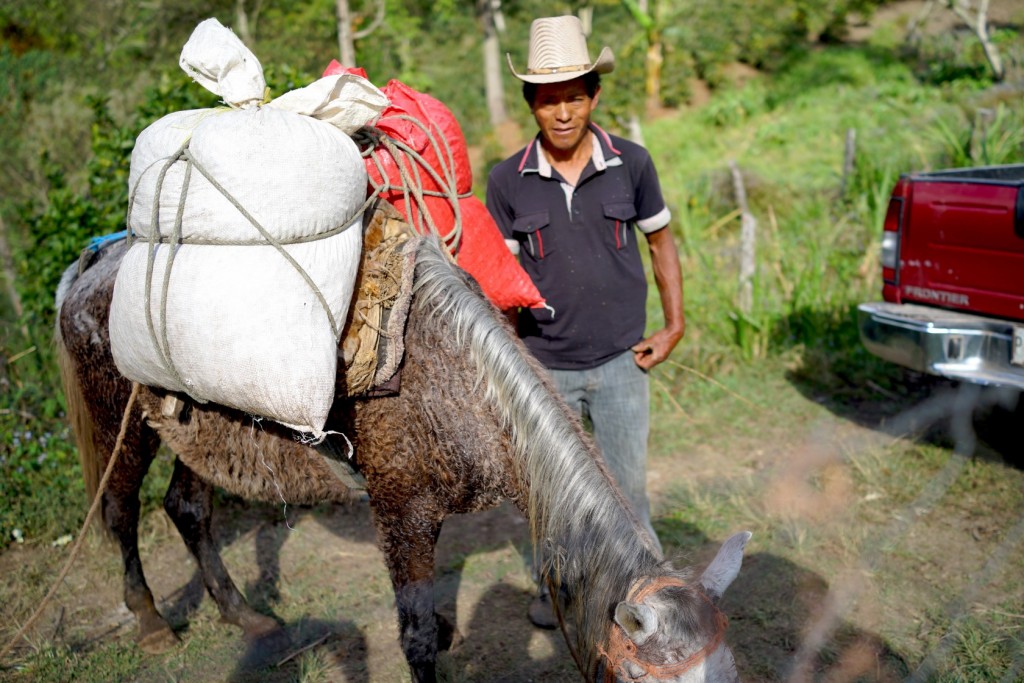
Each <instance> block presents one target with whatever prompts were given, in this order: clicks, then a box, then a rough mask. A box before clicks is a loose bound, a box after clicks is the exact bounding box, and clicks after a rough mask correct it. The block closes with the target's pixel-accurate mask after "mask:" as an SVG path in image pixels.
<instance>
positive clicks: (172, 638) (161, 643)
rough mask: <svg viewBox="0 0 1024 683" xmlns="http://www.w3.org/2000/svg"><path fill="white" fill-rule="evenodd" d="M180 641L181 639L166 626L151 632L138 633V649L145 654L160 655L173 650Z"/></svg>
mask: <svg viewBox="0 0 1024 683" xmlns="http://www.w3.org/2000/svg"><path fill="white" fill-rule="evenodd" d="M180 642H181V639H180V638H178V636H177V635H176V634H175V633H174V631H172V630H171V629H170V627H167V626H165V627H164V628H161V629H159V630H156V631H153V632H152V633H147V634H145V635H139V639H138V643H139V649H140V650H142V651H143V652H145V653H146V654H147V655H162V654H164V653H165V652H169V651H170V650H173V649H174V648H175V647H177V646H178V643H180Z"/></svg>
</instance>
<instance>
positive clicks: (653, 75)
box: [644, 31, 665, 118]
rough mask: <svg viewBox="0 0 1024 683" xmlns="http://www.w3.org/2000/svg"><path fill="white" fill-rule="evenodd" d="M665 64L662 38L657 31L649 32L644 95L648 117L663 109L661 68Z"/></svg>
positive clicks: (645, 61)
mask: <svg viewBox="0 0 1024 683" xmlns="http://www.w3.org/2000/svg"><path fill="white" fill-rule="evenodd" d="M664 62H665V58H664V57H663V56H662V51H661V38H660V37H659V36H658V32H657V31H648V35H647V56H646V59H645V60H644V65H645V66H644V68H645V71H646V74H645V77H644V95H645V96H646V101H647V107H646V108H647V116H648V118H649V117H651V116H652V115H653V114H655V113H657V112H658V111H659V110H660V109H661V66H662V64H663V63H664Z"/></svg>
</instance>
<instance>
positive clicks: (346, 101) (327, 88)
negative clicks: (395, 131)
mask: <svg viewBox="0 0 1024 683" xmlns="http://www.w3.org/2000/svg"><path fill="white" fill-rule="evenodd" d="M388 104H389V102H388V98H387V96H386V95H385V94H384V93H383V92H381V90H380V89H379V88H378V87H377V86H375V85H374V84H373V83H370V81H368V80H366V79H365V78H363V77H362V76H357V75H356V74H335V75H333V76H324V77H323V78H321V79H320V80H318V81H314V82H313V83H310V84H309V85H307V86H306V87H305V88H298V89H296V90H291V91H289V92H286V93H285V94H284V95H281V96H280V97H278V98H277V99H274V100H271V101H270V102H269V103H268V104H267V106H268V107H274V108H276V109H284V110H286V111H291V112H295V113H296V114H303V115H305V116H312V117H313V118H315V119H319V120H321V121H324V122H325V123H329V124H331V125H332V126H334V127H335V128H338V129H340V130H341V131H342V132H343V133H345V134H346V135H351V134H352V133H354V132H356V131H357V130H359V128H361V127H362V126H364V125H366V123H367V122H368V121H371V120H373V119H374V118H376V117H377V116H378V115H379V114H380V113H381V112H382V111H384V109H385V108H386V107H387V106H388Z"/></svg>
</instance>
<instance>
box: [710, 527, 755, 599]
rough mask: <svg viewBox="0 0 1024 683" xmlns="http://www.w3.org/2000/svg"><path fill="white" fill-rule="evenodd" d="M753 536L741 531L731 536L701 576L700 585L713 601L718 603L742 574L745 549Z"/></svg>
mask: <svg viewBox="0 0 1024 683" xmlns="http://www.w3.org/2000/svg"><path fill="white" fill-rule="evenodd" d="M751 536H753V534H752V533H750V532H749V531H741V532H740V533H738V534H736V535H734V536H731V537H730V538H729V539H728V540H727V541H726V542H725V543H723V544H722V547H721V548H719V549H718V554H717V555H715V559H714V560H712V561H711V564H709V565H708V567H707V569H705V570H704V573H703V574H701V577H700V583H701V585H702V586H703V587H704V592H705V593H707V596H708V597H709V598H711V599H712V600H714V601H716V602H717V601H718V599H719V598H721V597H722V595H723V594H724V593H725V589H726V588H728V587H729V584H731V583H732V582H733V579H735V578H736V576H737V574H739V573H740V565H742V564H743V549H744V548H745V547H746V545H747V541H749V540H750V537H751Z"/></svg>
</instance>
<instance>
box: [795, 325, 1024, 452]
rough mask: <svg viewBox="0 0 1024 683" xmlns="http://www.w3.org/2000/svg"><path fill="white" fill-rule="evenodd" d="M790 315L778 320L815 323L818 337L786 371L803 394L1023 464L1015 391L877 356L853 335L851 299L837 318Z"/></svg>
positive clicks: (853, 416) (959, 448)
mask: <svg viewBox="0 0 1024 683" xmlns="http://www.w3.org/2000/svg"><path fill="white" fill-rule="evenodd" d="M793 317H794V319H795V322H792V321H791V322H789V323H787V324H784V325H782V327H783V328H785V327H787V326H795V325H799V326H801V327H804V328H806V327H810V328H812V329H817V330H819V331H820V335H819V336H818V337H817V338H818V340H819V341H818V344H817V345H816V346H815V347H814V348H809V349H806V350H805V352H804V354H803V362H802V363H801V365H800V366H798V367H796V368H794V369H792V370H790V371H788V372H787V374H786V378H787V379H788V380H789V381H790V382H791V383H792V384H793V386H794V387H795V388H796V389H797V390H798V391H800V393H801V394H803V395H804V396H805V397H807V398H808V399H809V400H811V401H814V402H815V403H818V404H820V405H822V406H824V407H826V408H828V409H829V410H830V411H831V412H832V413H834V414H835V415H837V416H839V417H841V418H843V419H846V420H849V421H851V422H854V423H856V424H859V425H861V426H864V427H868V428H870V429H873V430H877V431H881V432H884V433H887V434H890V435H893V436H910V437H912V438H915V439H917V440H919V441H921V442H923V443H930V444H934V445H938V446H942V447H944V448H949V449H951V450H954V451H956V452H957V453H960V454H961V455H965V456H974V457H981V458H985V459H990V460H996V461H999V462H1003V463H1004V464H1006V465H1008V466H1011V467H1016V468H1018V469H1021V468H1024V458H1022V456H1021V449H1020V439H1019V425H1020V423H1021V420H1022V419H1024V401H1021V400H1020V395H1019V392H1016V391H1013V390H1010V389H1006V388H1000V387H980V386H977V385H974V384H969V383H959V382H954V381H951V380H947V379H944V378H941V377H935V376H932V375H926V374H921V373H918V372H914V371H912V370H909V369H907V368H903V367H901V366H898V365H895V364H893V363H889V362H887V361H884V360H882V359H880V358H876V357H875V356H873V355H871V354H870V353H869V352H868V351H867V350H866V349H864V348H863V346H862V345H861V343H860V339H859V337H858V334H857V329H856V308H855V307H851V308H850V310H849V312H848V314H847V318H848V319H846V320H844V321H843V322H842V323H841V324H839V325H836V324H835V323H834V321H833V320H832V318H833V317H834V316H832V315H830V314H828V313H815V312H808V311H802V312H799V313H797V314H794V316H793ZM811 338H814V337H811Z"/></svg>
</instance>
